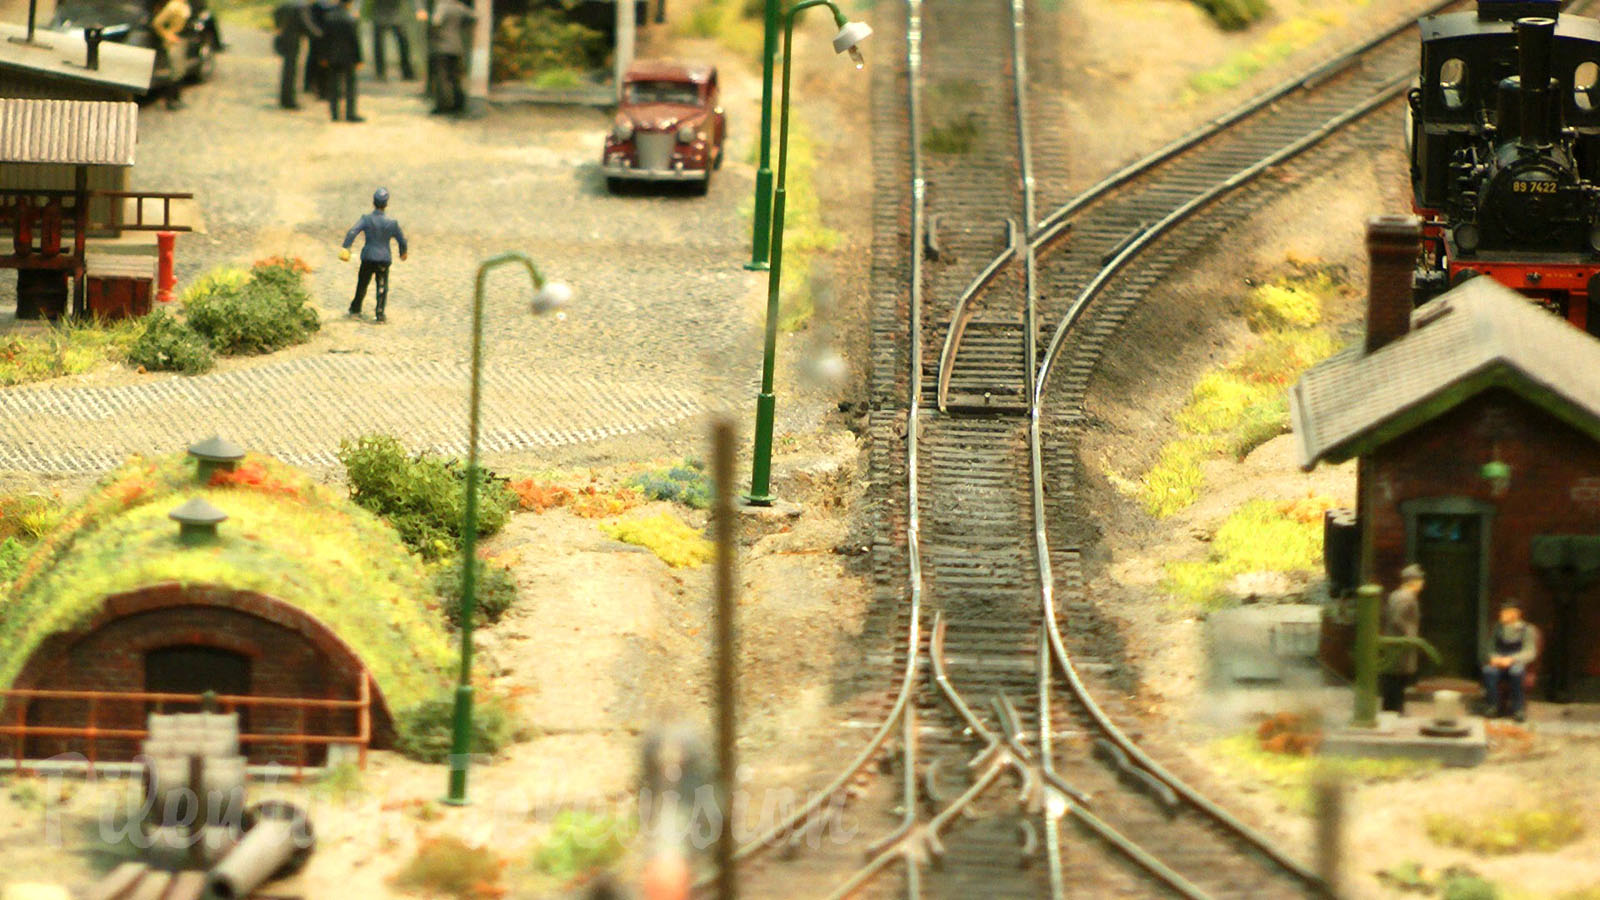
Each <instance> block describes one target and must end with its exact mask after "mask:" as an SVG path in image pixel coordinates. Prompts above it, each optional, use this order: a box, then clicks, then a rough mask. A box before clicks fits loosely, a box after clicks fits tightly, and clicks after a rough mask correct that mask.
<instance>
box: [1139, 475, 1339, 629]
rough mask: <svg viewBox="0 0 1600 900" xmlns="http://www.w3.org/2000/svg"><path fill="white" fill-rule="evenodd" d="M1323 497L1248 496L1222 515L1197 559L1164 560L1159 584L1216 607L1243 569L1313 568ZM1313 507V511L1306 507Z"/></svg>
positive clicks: (1326, 501) (1317, 562)
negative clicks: (1163, 574)
mask: <svg viewBox="0 0 1600 900" xmlns="http://www.w3.org/2000/svg"><path fill="white" fill-rule="evenodd" d="M1333 505H1334V501H1333V500H1332V499H1330V498H1326V497H1312V498H1307V499H1305V500H1298V501H1291V502H1289V503H1282V502H1274V501H1271V500H1251V501H1250V502H1248V503H1246V504H1244V505H1243V506H1241V507H1239V508H1238V509H1236V510H1234V511H1233V513H1232V514H1230V515H1229V516H1228V518H1226V519H1224V520H1223V522H1222V525H1221V527H1219V528H1218V529H1217V534H1216V537H1214V538H1213V539H1212V541H1211V543H1210V545H1209V547H1208V548H1207V552H1206V558H1205V559H1203V560H1183V561H1179V562H1172V563H1168V564H1167V567H1166V577H1165V578H1163V579H1162V582H1161V587H1162V590H1164V591H1165V592H1166V593H1167V594H1168V595H1170V596H1171V597H1173V598H1174V599H1176V600H1179V601H1180V602H1182V603H1184V604H1187V605H1190V606H1195V607H1199V608H1201V609H1219V608H1221V607H1222V606H1223V605H1224V604H1225V602H1226V597H1225V595H1224V593H1223V588H1224V586H1225V585H1226V584H1227V582H1228V580H1229V579H1230V578H1232V577H1234V576H1235V575H1242V574H1244V573H1246V572H1315V571H1317V570H1318V569H1319V568H1320V567H1321V566H1322V519H1321V515H1322V514H1321V512H1320V510H1321V509H1327V508H1329V507H1331V506H1333ZM1311 509H1317V510H1319V511H1318V512H1317V513H1316V514H1315V515H1314V516H1312V515H1308V514H1307V512H1306V511H1307V510H1311Z"/></svg>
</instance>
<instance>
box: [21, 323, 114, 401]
mask: <svg viewBox="0 0 1600 900" xmlns="http://www.w3.org/2000/svg"><path fill="white" fill-rule="evenodd" d="M143 329H144V323H143V322H142V321H140V320H138V319H119V320H117V321H115V322H101V321H99V320H94V321H91V322H77V321H73V320H71V319H67V318H63V319H62V321H60V322H58V323H55V324H53V325H51V326H49V327H48V328H47V329H46V330H44V331H42V332H40V333H38V334H18V335H15V336H13V337H9V338H0V387H9V386H11V385H18V384H31V383H33V382H36V381H45V380H48V379H51V378H61V377H64V376H67V375H81V374H83V373H84V372H89V371H93V370H94V369H97V368H99V367H100V366H102V365H105V364H107V363H110V362H120V361H122V360H123V359H125V358H126V356H127V352H128V348H129V347H130V346H131V345H132V344H133V342H134V341H135V340H136V339H137V338H138V337H139V334H140V332H141V331H143Z"/></svg>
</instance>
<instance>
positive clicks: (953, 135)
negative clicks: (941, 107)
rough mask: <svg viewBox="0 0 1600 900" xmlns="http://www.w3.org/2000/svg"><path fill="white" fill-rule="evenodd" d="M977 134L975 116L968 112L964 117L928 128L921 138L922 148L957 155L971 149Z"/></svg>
mask: <svg viewBox="0 0 1600 900" xmlns="http://www.w3.org/2000/svg"><path fill="white" fill-rule="evenodd" d="M978 135H979V128H978V120H977V117H976V116H975V115H973V114H970V113H969V114H968V115H967V116H966V118H963V119H956V120H954V121H950V122H946V123H945V124H943V125H935V126H933V127H932V128H930V129H928V133H927V135H925V136H924V137H923V138H922V149H924V150H926V151H928V152H929V153H944V154H947V155H952V156H959V155H962V154H966V153H969V152H971V151H972V147H973V145H974V144H976V143H977V142H978Z"/></svg>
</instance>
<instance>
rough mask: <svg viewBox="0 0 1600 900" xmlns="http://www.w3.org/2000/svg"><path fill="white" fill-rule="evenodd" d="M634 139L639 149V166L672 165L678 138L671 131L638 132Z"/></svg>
mask: <svg viewBox="0 0 1600 900" xmlns="http://www.w3.org/2000/svg"><path fill="white" fill-rule="evenodd" d="M633 140H634V143H635V144H636V145H638V149H639V168H641V169H665V168H668V167H670V166H671V165H672V147H673V145H674V144H676V143H677V139H676V138H674V137H673V136H672V134H671V133H670V132H669V133H666V134H661V133H648V134H636V135H634V138H633Z"/></svg>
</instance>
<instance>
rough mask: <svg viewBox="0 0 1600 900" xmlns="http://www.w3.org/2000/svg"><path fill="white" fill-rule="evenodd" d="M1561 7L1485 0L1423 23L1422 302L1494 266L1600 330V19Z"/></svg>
mask: <svg viewBox="0 0 1600 900" xmlns="http://www.w3.org/2000/svg"><path fill="white" fill-rule="evenodd" d="M1559 8H1560V4H1559V2H1558V0H1511V2H1496V0H1482V2H1480V4H1479V6H1478V9H1477V10H1476V11H1475V12H1461V13H1448V14H1443V15H1437V16H1428V17H1425V18H1423V19H1422V20H1421V21H1420V22H1419V23H1418V24H1419V26H1420V28H1421V32H1422V56H1421V73H1420V75H1419V77H1418V78H1417V81H1416V82H1415V83H1414V85H1413V87H1412V89H1411V91H1410V92H1409V94H1408V98H1407V99H1408V115H1407V119H1408V122H1407V149H1408V151H1409V154H1410V157H1411V184H1412V202H1413V205H1414V207H1415V209H1416V211H1417V213H1418V215H1420V216H1422V218H1423V221H1424V223H1425V224H1424V235H1425V240H1424V250H1423V253H1422V257H1421V259H1419V261H1418V266H1417V273H1416V279H1415V287H1416V300H1417V302H1418V303H1422V302H1425V301H1427V300H1428V299H1431V298H1432V297H1433V296H1434V295H1436V294H1438V293H1441V292H1443V291H1445V290H1447V289H1449V288H1450V287H1451V286H1453V285H1455V284H1459V283H1460V282H1462V281H1464V280H1466V279H1468V278H1473V277H1477V276H1480V275H1483V276H1489V277H1492V278H1494V279H1495V280H1497V281H1499V282H1501V283H1502V284H1505V285H1506V286H1508V287H1511V288H1513V289H1515V290H1517V291H1520V292H1522V293H1523V294H1525V295H1527V296H1529V297H1530V298H1532V299H1534V300H1536V301H1538V302H1539V303H1541V304H1543V305H1544V306H1546V307H1547V308H1549V309H1550V310H1551V311H1552V312H1555V313H1557V314H1558V315H1561V316H1562V317H1564V318H1566V319H1567V320H1568V321H1569V322H1571V323H1572V324H1574V325H1576V326H1577V327H1579V328H1583V329H1585V330H1587V331H1589V332H1590V333H1591V334H1597V335H1600V183H1597V182H1600V85H1597V82H1600V21H1596V20H1594V19H1590V18H1585V17H1581V16H1575V15H1562V14H1560V12H1559Z"/></svg>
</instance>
